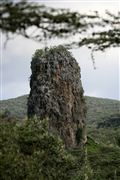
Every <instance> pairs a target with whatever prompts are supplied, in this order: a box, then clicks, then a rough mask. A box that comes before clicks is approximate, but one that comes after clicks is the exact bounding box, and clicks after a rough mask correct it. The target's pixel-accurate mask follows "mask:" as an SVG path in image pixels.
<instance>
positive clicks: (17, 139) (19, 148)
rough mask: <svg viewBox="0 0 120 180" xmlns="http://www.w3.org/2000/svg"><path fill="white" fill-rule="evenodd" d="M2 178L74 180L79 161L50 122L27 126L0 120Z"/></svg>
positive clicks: (37, 122) (37, 121) (36, 122)
mask: <svg viewBox="0 0 120 180" xmlns="http://www.w3.org/2000/svg"><path fill="white" fill-rule="evenodd" d="M0 130H1V131H0V179H1V180H9V179H10V180H11V179H16V180H17V179H28V180H30V179H31V180H33V179H39V180H42V179H43V180H44V179H45V180H46V179H48V180H54V179H55V180H56V179H70V178H71V174H70V172H71V171H72V170H74V169H75V160H74V157H73V156H72V155H70V154H69V153H67V152H66V150H65V149H64V145H63V143H62V141H61V140H60V139H59V138H58V137H56V136H55V135H53V134H51V133H50V132H49V130H48V122H47V121H46V120H43V121H40V120H37V119H31V120H27V121H25V122H24V123H23V124H21V125H20V124H16V123H10V122H5V121H4V120H2V119H1V120H0Z"/></svg>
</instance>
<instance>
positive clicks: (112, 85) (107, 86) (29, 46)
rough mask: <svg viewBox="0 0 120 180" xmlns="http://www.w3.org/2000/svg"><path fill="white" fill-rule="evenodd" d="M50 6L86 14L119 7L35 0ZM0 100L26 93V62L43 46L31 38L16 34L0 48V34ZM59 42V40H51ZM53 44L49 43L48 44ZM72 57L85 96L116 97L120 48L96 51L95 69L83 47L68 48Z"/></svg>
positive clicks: (112, 1)
mask: <svg viewBox="0 0 120 180" xmlns="http://www.w3.org/2000/svg"><path fill="white" fill-rule="evenodd" d="M38 2H39V3H43V2H44V4H46V5H48V6H51V7H55V8H57V7H61V8H69V9H71V10H73V11H79V12H81V13H84V12H85V13H88V12H90V11H94V10H98V11H99V12H100V13H101V14H104V11H105V10H106V9H107V10H110V11H111V12H114V13H115V12H117V11H118V10H119V4H118V1H115V0H109V1H107V0H106V1H105V0H104V1H103V0H101V1H90V0H89V1H88V0H84V1H77V0H76V1H72V0H70V1H65V0H61V1H59V0H58V1H57V3H56V1H55V0H53V1H50V0H49V1H46V0H44V1H40V0H39V1H38ZM0 40H1V44H0V54H1V57H0V66H1V67H0V70H1V73H0V86H1V88H0V99H1V100H3V99H9V98H14V97H18V96H21V95H24V94H28V93H29V91H30V88H29V78H30V75H31V70H30V62H31V57H32V55H33V54H34V52H35V50H36V49H39V48H42V47H43V45H42V44H40V43H36V42H34V41H32V40H28V39H25V38H23V37H21V36H17V37H16V38H15V39H14V40H10V41H9V42H8V43H7V46H6V48H3V44H4V41H5V36H4V34H2V33H1V36H0ZM55 43H56V44H58V43H60V42H59V41H56V42H55ZM53 44H54V43H53V42H51V45H53ZM71 52H72V54H73V56H74V57H75V58H76V60H77V61H78V63H79V65H80V68H81V77H82V84H83V88H84V92H85V95H88V96H95V97H102V98H110V99H120V95H119V89H120V72H119V69H120V58H119V57H120V49H119V48H110V49H108V50H107V51H106V52H104V53H102V52H96V53H95V54H94V56H95V63H96V70H94V68H93V64H92V60H91V56H90V50H88V49H87V48H85V47H82V48H77V49H72V50H71Z"/></svg>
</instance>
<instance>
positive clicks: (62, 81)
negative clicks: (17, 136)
mask: <svg viewBox="0 0 120 180" xmlns="http://www.w3.org/2000/svg"><path fill="white" fill-rule="evenodd" d="M31 69H32V75H31V80H30V88H31V91H30V95H29V98H28V117H29V118H31V117H33V116H34V115H36V116H37V117H39V118H40V119H41V120H42V119H44V118H49V122H50V129H51V130H52V131H53V132H55V133H57V134H59V135H60V137H61V138H62V139H63V141H64V143H65V145H66V147H75V146H79V145H81V144H84V143H85V142H86V131H85V114H86V106H85V101H84V97H83V88H82V84H81V80H80V68H79V66H78V63H77V62H76V60H75V59H74V58H73V57H72V56H71V54H70V52H69V51H67V50H66V49H65V48H64V47H63V46H58V47H54V48H51V49H47V50H37V51H36V52H35V54H34V56H33V58H32V62H31Z"/></svg>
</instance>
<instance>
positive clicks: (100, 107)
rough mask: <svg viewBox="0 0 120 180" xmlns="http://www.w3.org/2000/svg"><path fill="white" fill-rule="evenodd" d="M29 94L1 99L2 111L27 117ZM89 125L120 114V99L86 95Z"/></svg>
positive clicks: (94, 124) (0, 109)
mask: <svg viewBox="0 0 120 180" xmlns="http://www.w3.org/2000/svg"><path fill="white" fill-rule="evenodd" d="M27 97H28V96H27V95H24V96H20V97H18V98H14V99H8V100H3V101H0V111H1V112H4V111H5V110H6V109H7V110H9V111H10V113H11V115H12V116H15V117H17V118H25V117H26V114H27ZM86 104H87V125H88V126H90V127H91V126H94V127H96V126H97V124H98V123H100V122H103V121H104V120H107V119H108V118H110V117H111V116H116V115H119V114H120V101H117V100H110V99H102V98H95V97H88V96H86Z"/></svg>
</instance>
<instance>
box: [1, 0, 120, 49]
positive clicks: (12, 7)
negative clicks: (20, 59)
mask: <svg viewBox="0 0 120 180" xmlns="http://www.w3.org/2000/svg"><path fill="white" fill-rule="evenodd" d="M0 6H1V8H0V29H1V30H2V31H3V32H5V33H6V34H7V38H8V39H9V35H11V34H20V35H22V36H24V37H26V38H29V39H33V40H35V41H38V42H45V41H46V40H48V39H51V38H55V37H59V38H61V37H63V38H65V39H66V37H67V38H68V39H69V37H70V36H71V37H73V38H74V37H75V35H77V39H78V41H73V42H72V43H69V44H67V46H68V47H74V46H77V47H80V46H88V48H92V49H93V50H92V52H94V51H95V50H101V51H104V50H105V49H107V48H110V47H119V45H120V28H119V25H120V21H119V19H120V13H119V12H118V14H116V15H115V14H112V13H110V12H108V11H106V12H105V17H101V16H100V15H99V13H98V12H96V11H95V12H94V13H93V14H80V13H78V12H71V11H69V10H68V9H60V8H59V9H55V8H50V7H46V6H44V5H40V4H39V3H35V2H34V1H33V2H29V1H22V0H21V1H13V0H1V1H0ZM46 22H47V23H46ZM31 27H32V28H33V27H34V28H33V32H32V33H28V31H27V30H28V29H29V28H31ZM96 27H97V28H96ZM106 27H107V28H106ZM36 32H38V33H36ZM84 32H86V33H84ZM85 35H86V36H85ZM74 39H75V38H74Z"/></svg>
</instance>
